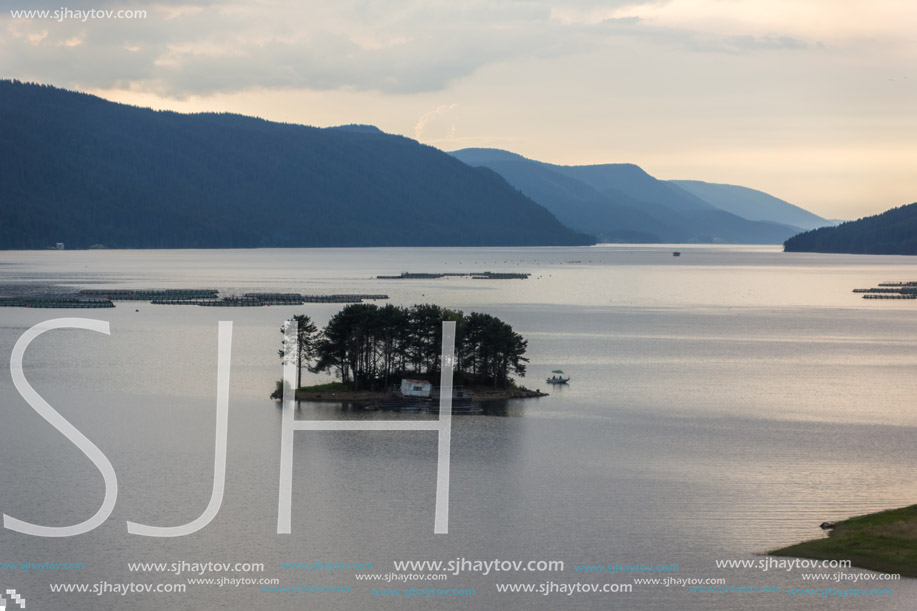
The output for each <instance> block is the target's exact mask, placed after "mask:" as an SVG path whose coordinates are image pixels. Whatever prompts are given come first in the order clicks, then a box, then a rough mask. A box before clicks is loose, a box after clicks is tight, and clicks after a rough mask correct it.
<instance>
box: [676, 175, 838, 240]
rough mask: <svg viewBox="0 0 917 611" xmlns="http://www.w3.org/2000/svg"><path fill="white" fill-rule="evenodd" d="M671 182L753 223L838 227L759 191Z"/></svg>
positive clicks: (729, 186)
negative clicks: (766, 222)
mask: <svg viewBox="0 0 917 611" xmlns="http://www.w3.org/2000/svg"><path fill="white" fill-rule="evenodd" d="M669 182H670V183H671V184H674V185H677V186H679V187H681V188H682V189H684V190H685V191H688V192H689V193H693V194H694V195H696V196H697V197H699V198H701V199H703V200H704V201H706V202H709V203H711V204H713V205H714V206H716V207H717V208H720V209H721V210H725V211H726V212H731V213H732V214H735V215H737V216H741V217H742V218H745V219H748V220H751V221H772V222H776V223H783V224H785V225H791V226H796V227H801V228H803V229H815V228H817V227H827V226H829V225H835V224H836V222H835V221H831V220H828V219H824V218H822V217H820V216H818V215H817V214H813V213H811V212H809V211H808V210H805V209H804V208H800V207H799V206H795V205H793V204H791V203H789V202H787V201H784V200H782V199H780V198H778V197H774V196H773V195H770V194H769V193H765V192H763V191H758V190H756V189H749V188H748V187H740V186H738V185H727V184H720V183H711V182H703V181H700V180H670V181H669Z"/></svg>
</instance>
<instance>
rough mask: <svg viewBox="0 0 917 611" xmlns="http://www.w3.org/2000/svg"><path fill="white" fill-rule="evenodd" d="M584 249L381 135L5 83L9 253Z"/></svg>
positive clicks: (1, 192)
mask: <svg viewBox="0 0 917 611" xmlns="http://www.w3.org/2000/svg"><path fill="white" fill-rule="evenodd" d="M55 242H64V243H66V245H67V247H86V246H89V245H92V244H96V243H99V244H105V245H107V246H113V247H130V248H229V247H237V248H248V247H268V246H401V245H417V246H434V245H449V246H460V245H461V246H484V245H570V244H588V243H592V242H593V240H592V238H591V237H589V236H587V235H583V234H580V233H576V232H574V231H572V230H571V229H569V228H567V227H564V226H563V225H561V224H560V222H558V220H557V219H556V218H555V217H554V216H553V215H552V214H551V213H550V212H548V211H547V210H545V209H544V208H543V207H542V206H540V205H538V204H536V203H535V202H533V201H532V200H531V199H529V198H528V197H525V196H524V195H522V194H521V193H519V192H518V191H517V190H516V189H513V188H512V187H510V186H509V185H508V184H507V182H506V181H505V180H504V179H503V178H501V177H500V176H499V175H497V174H496V173H494V172H492V171H491V170H489V169H486V168H472V167H469V166H468V165H466V164H464V163H461V162H460V161H458V160H456V159H455V158H453V157H452V156H450V155H448V154H446V153H443V152H442V151H439V150H437V149H435V148H432V147H429V146H424V145H421V144H419V143H417V142H415V141H414V140H410V139H408V138H403V137H400V136H392V135H388V134H384V133H382V132H380V131H379V130H378V129H376V128H374V127H372V126H359V125H350V126H343V127H342V128H338V129H317V128H313V127H306V126H301V125H289V124H281V123H272V122H268V121H264V120H261V119H256V118H251V117H244V116H240V115H231V114H209V113H208V114H191V115H188V114H178V113H174V112H159V111H153V110H149V109H144V108H137V107H132V106H126V105H123V104H115V103H112V102H108V101H105V100H103V99H101V98H98V97H95V96H90V95H85V94H81V93H75V92H71V91H66V90H63V89H57V88H54V87H48V86H39V85H31V84H23V83H19V82H14V81H0V248H43V247H47V246H48V245H51V244H54V243H55Z"/></svg>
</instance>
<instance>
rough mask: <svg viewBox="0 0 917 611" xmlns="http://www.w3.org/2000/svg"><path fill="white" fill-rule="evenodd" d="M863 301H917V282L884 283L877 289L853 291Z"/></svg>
mask: <svg viewBox="0 0 917 611" xmlns="http://www.w3.org/2000/svg"><path fill="white" fill-rule="evenodd" d="M853 292H854V293H862V294H863V299H917V282H882V283H881V284H879V286H878V287H876V288H871V289H853Z"/></svg>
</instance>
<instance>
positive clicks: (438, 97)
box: [0, 0, 917, 218]
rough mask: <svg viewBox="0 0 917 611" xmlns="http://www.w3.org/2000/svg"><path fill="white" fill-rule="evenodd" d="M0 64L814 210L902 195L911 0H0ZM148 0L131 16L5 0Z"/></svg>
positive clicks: (171, 101)
mask: <svg viewBox="0 0 917 611" xmlns="http://www.w3.org/2000/svg"><path fill="white" fill-rule="evenodd" d="M0 7H2V12H0V76H2V77H4V78H17V79H20V80H27V81H38V82H42V83H49V84H53V85H57V86H60V87H67V88H72V89H79V90H82V91H88V92H92V93H95V94H98V95H100V96H102V97H105V98H108V99H111V100H115V101H121V102H128V103H133V104H139V105H143V106H152V107H155V108H170V109H174V110H179V111H231V112H239V113H244V114H251V115H257V116H261V117H264V118H267V119H272V120H278V121H286V122H293V123H303V124H307V125H317V126H327V125H338V124H342V123H371V124H374V125H377V126H379V127H380V128H382V129H383V130H385V131H387V132H391V133H398V134H404V135H406V136H409V137H412V138H416V139H418V140H420V141H421V142H424V143H428V144H431V145H433V146H436V147H439V148H442V149H444V150H453V149H457V148H463V147H468V146H489V147H498V148H505V149H509V150H512V151H515V152H518V153H521V154H523V155H526V156H527V157H531V158H535V159H540V160H543V161H550V162H554V163H566V164H583V163H606V162H632V163H637V164H639V165H641V166H642V167H643V168H644V169H645V170H647V171H648V172H650V173H651V174H653V175H655V176H657V177H659V178H694V179H699V180H707V181H711V182H729V183H735V184H741V185H745V186H749V187H754V188H758V189H762V190H765V191H768V192H770V193H772V194H774V195H777V196H778V197H782V198H784V199H787V200H789V201H791V202H793V203H796V204H798V205H801V206H803V207H806V208H808V209H810V210H812V211H813V212H816V213H818V214H821V215H823V216H827V217H830V218H856V217H858V216H862V215H866V214H872V213H876V212H880V211H882V210H885V209H887V208H890V207H892V206H896V205H900V204H905V203H910V202H913V201H917V2H915V0H871V1H865V0H644V1H637V2H632V1H626V0H608V1H600V0H568V1H566V2H559V1H558V2H553V1H550V0H530V1H521V0H489V1H484V0H471V1H463V0H451V1H447V0H387V1H385V2H382V1H375V2H373V1H369V0H325V1H323V2H315V1H312V0H308V1H295V0H244V1H242V0H225V1H219V0H212V1H210V0H162V1H160V2H141V1H133V2H132V1H130V0H53V1H52V0H0ZM62 7H66V8H69V9H71V10H86V9H97V10H114V11H117V10H146V11H147V15H146V18H142V19H109V18H102V19H100V18H91V19H87V20H85V21H83V20H81V19H78V18H65V19H62V20H57V19H54V18H48V19H41V18H34V17H33V18H23V17H18V18H16V17H14V16H13V13H12V11H18V10H29V9H49V10H52V11H53V10H59V9H61V8H62Z"/></svg>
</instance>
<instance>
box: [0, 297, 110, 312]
mask: <svg viewBox="0 0 917 611" xmlns="http://www.w3.org/2000/svg"><path fill="white" fill-rule="evenodd" d="M0 307H2V308H62V309H87V308H113V307H115V304H113V303H112V302H111V300H109V299H100V298H82V297H56V296H53V295H44V296H37V297H3V298H0Z"/></svg>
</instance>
